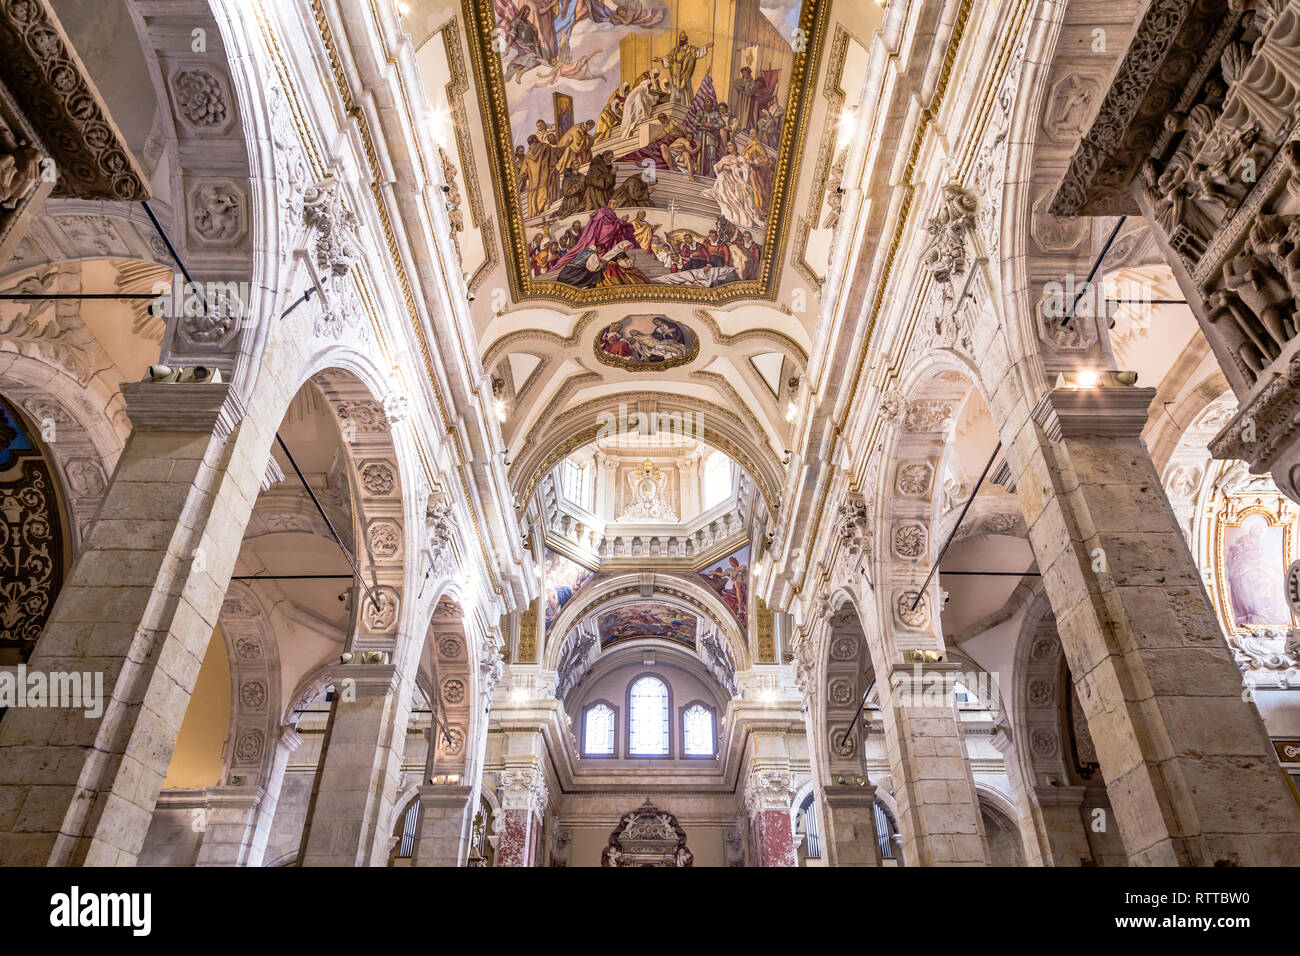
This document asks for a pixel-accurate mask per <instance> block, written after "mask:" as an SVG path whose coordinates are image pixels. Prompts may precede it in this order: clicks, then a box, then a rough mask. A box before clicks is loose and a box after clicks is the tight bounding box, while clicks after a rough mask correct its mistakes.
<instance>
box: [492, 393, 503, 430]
mask: <svg viewBox="0 0 1300 956" xmlns="http://www.w3.org/2000/svg"><path fill="white" fill-rule="evenodd" d="M492 405H493V408H495V409H496V413H497V421H499V422H500V423H501V424H502V425H504V424H505V423H506V403H505V401H504V400H502V399H500V398H498V399H497V400H496V401H494V402H493V403H492Z"/></svg>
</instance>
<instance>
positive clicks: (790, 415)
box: [785, 402, 798, 422]
mask: <svg viewBox="0 0 1300 956" xmlns="http://www.w3.org/2000/svg"><path fill="white" fill-rule="evenodd" d="M796 411H798V409H796V408H795V407H794V402H789V403H788V404H787V405H786V406H785V420H786V421H787V422H793V421H794V416H795V412H796Z"/></svg>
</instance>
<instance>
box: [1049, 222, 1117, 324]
mask: <svg viewBox="0 0 1300 956" xmlns="http://www.w3.org/2000/svg"><path fill="white" fill-rule="evenodd" d="M1127 218H1128V216H1120V217H1119V221H1118V222H1116V223H1115V228H1114V229H1112V230H1111V231H1110V235H1109V236H1107V237H1106V244H1105V245H1104V246H1102V247H1101V252H1099V253H1097V258H1096V260H1094V261H1093V263H1092V268H1091V269H1089V270H1088V278H1087V279H1085V280H1084V281H1083V288H1082V289H1080V290H1079V294H1078V295H1076V296H1075V297H1074V301H1073V302H1071V303H1070V311H1069V312H1067V313H1065V318H1063V319H1062V320H1061V325H1063V326H1065V325H1069V324H1070V320H1071V319H1073V318H1074V310H1075V309H1077V308H1078V307H1079V302H1080V300H1081V299H1082V298H1083V297H1084V295H1085V294H1086V293H1087V291H1088V290H1089V289H1091V288H1092V280H1093V277H1094V276H1096V275H1097V270H1098V269H1100V268H1101V262H1102V260H1103V259H1105V258H1106V253H1108V252H1110V247H1111V244H1112V243H1114V241H1115V237H1116V236H1118V235H1119V230H1120V227H1121V226H1123V225H1124V220H1125V219H1127Z"/></svg>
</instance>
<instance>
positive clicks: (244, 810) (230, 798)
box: [194, 787, 265, 866]
mask: <svg viewBox="0 0 1300 956" xmlns="http://www.w3.org/2000/svg"><path fill="white" fill-rule="evenodd" d="M204 796H205V798H206V799H205V804H206V806H205V808H204V811H203V813H204V820H203V841H202V842H201V843H200V844H199V855H198V859H196V860H195V861H194V865H195V866H247V865H249V854H250V852H251V850H252V844H253V834H254V829H255V826H256V822H257V812H258V806H259V805H260V804H261V802H262V798H263V797H264V796H265V792H264V791H263V790H262V788H261V787H208V788H207V790H205V791H204ZM264 848H265V847H264Z"/></svg>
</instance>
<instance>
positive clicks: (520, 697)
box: [510, 687, 528, 704]
mask: <svg viewBox="0 0 1300 956" xmlns="http://www.w3.org/2000/svg"><path fill="white" fill-rule="evenodd" d="M527 699H528V691H526V690H525V689H524V688H522V687H516V688H514V689H513V690H512V691H510V700H511V701H513V702H514V703H516V704H522V703H523V702H524V701H526V700H527Z"/></svg>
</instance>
